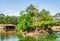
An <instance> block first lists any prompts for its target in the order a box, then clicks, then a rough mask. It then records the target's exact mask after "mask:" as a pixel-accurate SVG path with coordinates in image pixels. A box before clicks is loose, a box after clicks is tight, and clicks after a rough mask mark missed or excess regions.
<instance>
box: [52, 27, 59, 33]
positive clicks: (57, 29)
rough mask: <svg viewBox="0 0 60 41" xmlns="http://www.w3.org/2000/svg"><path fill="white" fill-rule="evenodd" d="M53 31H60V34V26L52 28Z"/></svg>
mask: <svg viewBox="0 0 60 41" xmlns="http://www.w3.org/2000/svg"><path fill="white" fill-rule="evenodd" d="M51 29H52V30H53V31H58V32H60V26H53V27H51Z"/></svg>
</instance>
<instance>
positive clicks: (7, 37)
mask: <svg viewBox="0 0 60 41" xmlns="http://www.w3.org/2000/svg"><path fill="white" fill-rule="evenodd" d="M56 36H58V37H56ZM0 41H60V32H56V34H52V35H48V36H47V37H45V36H43V37H39V38H38V39H34V38H30V37H27V38H23V37H22V36H21V35H20V34H19V35H17V34H16V33H9V34H8V33H0Z"/></svg>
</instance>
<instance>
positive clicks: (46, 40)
mask: <svg viewBox="0 0 60 41" xmlns="http://www.w3.org/2000/svg"><path fill="white" fill-rule="evenodd" d="M18 38H19V41H59V40H60V38H59V39H58V36H57V33H53V34H50V35H47V36H39V37H38V38H32V37H23V36H22V35H21V34H18Z"/></svg>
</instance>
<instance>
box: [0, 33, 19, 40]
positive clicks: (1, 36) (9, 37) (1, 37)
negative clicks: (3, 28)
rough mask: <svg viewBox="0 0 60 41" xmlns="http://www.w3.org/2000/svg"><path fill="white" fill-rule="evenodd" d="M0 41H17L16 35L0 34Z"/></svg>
mask: <svg viewBox="0 0 60 41" xmlns="http://www.w3.org/2000/svg"><path fill="white" fill-rule="evenodd" d="M0 41H18V38H17V35H16V33H0Z"/></svg>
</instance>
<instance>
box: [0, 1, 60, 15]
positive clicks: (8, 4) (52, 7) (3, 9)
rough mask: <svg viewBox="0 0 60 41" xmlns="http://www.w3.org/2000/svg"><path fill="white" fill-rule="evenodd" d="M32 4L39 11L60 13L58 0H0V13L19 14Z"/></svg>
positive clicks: (53, 13)
mask: <svg viewBox="0 0 60 41" xmlns="http://www.w3.org/2000/svg"><path fill="white" fill-rule="evenodd" d="M30 4H33V5H34V6H35V7H36V8H38V9H39V11H41V10H42V9H46V10H49V11H50V14H51V15H55V14H56V13H60V0H0V13H3V14H5V15H10V16H19V13H20V11H24V10H25V9H26V7H27V6H29V5H30Z"/></svg>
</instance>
